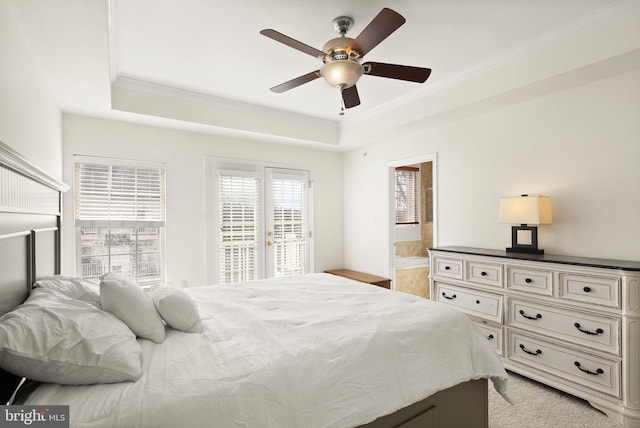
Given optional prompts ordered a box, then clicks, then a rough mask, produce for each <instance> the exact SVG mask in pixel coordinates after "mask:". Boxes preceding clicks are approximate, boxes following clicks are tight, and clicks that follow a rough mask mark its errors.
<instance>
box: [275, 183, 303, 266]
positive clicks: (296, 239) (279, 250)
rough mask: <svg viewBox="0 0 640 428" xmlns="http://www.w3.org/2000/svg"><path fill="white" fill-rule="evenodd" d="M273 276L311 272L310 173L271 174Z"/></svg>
mask: <svg viewBox="0 0 640 428" xmlns="http://www.w3.org/2000/svg"><path fill="white" fill-rule="evenodd" d="M270 182H271V198H272V201H271V203H272V204H273V237H272V238H273V239H272V241H273V245H272V248H273V267H274V271H273V276H274V277H282V276H288V275H299V274H303V273H306V272H307V265H308V262H309V254H308V251H309V178H308V173H307V172H306V171H305V172H300V173H299V174H287V173H277V172H276V173H271V175H270Z"/></svg>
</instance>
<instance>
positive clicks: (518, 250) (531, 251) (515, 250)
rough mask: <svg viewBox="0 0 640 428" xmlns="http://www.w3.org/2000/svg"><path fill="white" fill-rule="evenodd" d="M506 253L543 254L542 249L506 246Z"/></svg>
mask: <svg viewBox="0 0 640 428" xmlns="http://www.w3.org/2000/svg"><path fill="white" fill-rule="evenodd" d="M505 250H506V251H507V253H526V254H544V250H541V249H538V248H517V247H516V248H513V247H507V248H505Z"/></svg>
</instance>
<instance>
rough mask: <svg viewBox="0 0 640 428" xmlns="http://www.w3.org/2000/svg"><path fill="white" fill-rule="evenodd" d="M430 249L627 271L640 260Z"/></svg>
mask: <svg viewBox="0 0 640 428" xmlns="http://www.w3.org/2000/svg"><path fill="white" fill-rule="evenodd" d="M430 250H435V251H444V252H449V253H459V254H472V255H477V256H489V257H502V258H506V259H514V260H529V261H534V262H546V263H560V264H566V265H575V266H588V267H596V268H605V269H619V270H627V271H640V262H637V261H631V260H611V259H597V258H591V257H575V256H561V255H556V254H527V253H512V252H507V251H505V250H489V249H486V248H471V247H453V246H452V247H438V248H430Z"/></svg>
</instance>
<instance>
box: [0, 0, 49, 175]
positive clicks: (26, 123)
mask: <svg viewBox="0 0 640 428" xmlns="http://www.w3.org/2000/svg"><path fill="white" fill-rule="evenodd" d="M0 141H2V142H3V143H5V144H7V145H8V146H10V147H12V148H13V149H14V150H16V151H17V152H19V153H20V154H21V155H22V156H24V157H25V158H27V160H29V161H31V162H32V163H33V164H35V165H37V166H39V167H40V168H41V169H43V170H44V171H45V172H47V173H48V174H49V175H51V176H53V177H54V178H56V179H61V178H62V114H61V113H60V109H59V108H58V105H57V104H56V102H55V100H54V98H53V95H52V93H51V91H50V90H49V87H48V86H47V82H46V80H45V78H44V76H43V74H42V73H41V71H40V69H39V67H38V64H37V63H36V61H35V60H34V57H33V56H32V54H31V51H30V49H29V46H28V45H27V43H26V41H25V38H24V36H23V35H22V32H21V31H20V28H19V27H18V26H17V25H16V22H15V20H14V19H13V16H12V15H11V12H10V10H9V7H8V6H7V4H6V3H5V2H4V0H0Z"/></svg>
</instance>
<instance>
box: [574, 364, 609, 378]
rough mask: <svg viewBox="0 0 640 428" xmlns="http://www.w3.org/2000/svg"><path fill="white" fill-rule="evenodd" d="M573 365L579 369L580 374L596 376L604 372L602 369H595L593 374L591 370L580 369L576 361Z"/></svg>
mask: <svg viewBox="0 0 640 428" xmlns="http://www.w3.org/2000/svg"><path fill="white" fill-rule="evenodd" d="M573 364H575V365H576V367H577V368H578V369H580V371H581V372H584V373H586V374H590V375H594V376H598V375H601V374H603V373H604V370H602V369H597V370H596V371H595V372H592V371H591V370H587V369H583V368H582V367H580V363H579V362H578V361H576V362H574V363H573Z"/></svg>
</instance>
